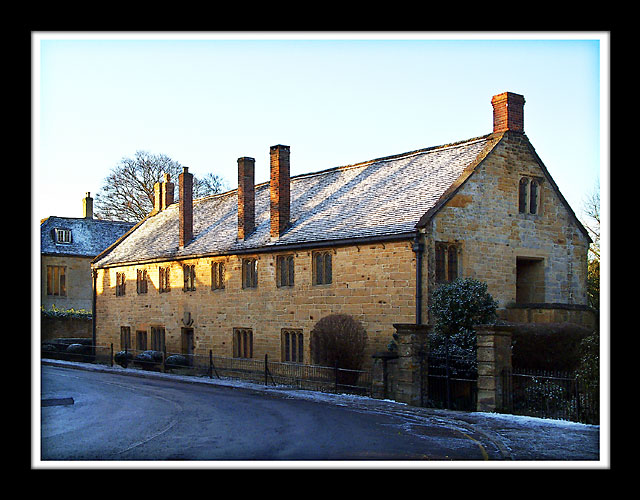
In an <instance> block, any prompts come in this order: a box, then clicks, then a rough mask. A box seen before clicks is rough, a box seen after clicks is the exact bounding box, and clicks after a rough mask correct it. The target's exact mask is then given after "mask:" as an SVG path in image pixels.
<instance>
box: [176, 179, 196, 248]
mask: <svg viewBox="0 0 640 500" xmlns="http://www.w3.org/2000/svg"><path fill="white" fill-rule="evenodd" d="M178 184H179V189H180V200H179V202H180V203H179V213H180V215H179V217H180V242H179V245H180V248H184V247H185V246H186V245H188V244H189V242H190V241H191V240H192V239H193V174H190V173H189V169H188V168H187V167H183V171H182V173H181V174H180V175H179V176H178Z"/></svg>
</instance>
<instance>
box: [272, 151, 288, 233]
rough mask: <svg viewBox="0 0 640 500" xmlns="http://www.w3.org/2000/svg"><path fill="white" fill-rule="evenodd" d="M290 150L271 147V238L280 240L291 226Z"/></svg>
mask: <svg viewBox="0 0 640 500" xmlns="http://www.w3.org/2000/svg"><path fill="white" fill-rule="evenodd" d="M289 159H290V148H289V146H283V145H282V144H278V145H276V146H271V149H270V160H271V162H270V163H271V180H270V183H269V188H270V195H271V237H272V238H279V237H280V236H281V235H282V233H284V232H285V230H286V229H287V226H288V225H289V217H290V205H291V196H290V185H289V173H290V160H289Z"/></svg>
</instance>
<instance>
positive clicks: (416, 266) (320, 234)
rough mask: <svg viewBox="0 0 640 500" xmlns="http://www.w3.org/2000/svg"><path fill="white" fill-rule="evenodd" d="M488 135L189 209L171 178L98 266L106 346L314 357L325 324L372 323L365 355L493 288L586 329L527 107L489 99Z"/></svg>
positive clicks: (568, 232)
mask: <svg viewBox="0 0 640 500" xmlns="http://www.w3.org/2000/svg"><path fill="white" fill-rule="evenodd" d="M491 102H492V105H493V122H494V123H493V131H492V132H491V133H489V134H487V135H484V136H482V137H476V138H473V139H469V140H465V141H460V142H456V143H453V144H447V145H443V146H437V147H430V148H426V149H420V150H416V151H410V152H407V153H402V154H396V155H393V156H388V157H384V158H378V159H374V160H370V161H366V162H363V163H358V164H355V165H348V166H342V167H337V168H331V169H328V170H324V171H321V172H315V173H310V174H305V175H297V176H294V177H290V175H289V170H290V158H291V155H290V148H289V147H288V146H283V145H277V146H272V147H271V148H270V164H271V177H270V181H269V182H266V183H262V184H258V185H256V184H255V182H254V164H255V160H254V159H253V158H248V157H242V158H239V159H238V188H237V189H235V190H232V191H229V192H226V193H223V194H216V195H212V196H207V197H204V198H200V199H195V200H193V199H192V191H191V184H192V174H190V173H189V172H188V169H186V168H185V169H184V172H183V173H182V174H181V175H180V176H179V177H180V178H179V179H178V182H177V187H178V189H179V190H180V192H179V202H177V203H174V200H173V196H174V184H173V182H172V180H171V179H170V178H169V177H168V176H165V178H164V180H163V181H162V182H160V183H158V184H156V190H155V194H156V196H155V205H154V209H153V211H152V212H151V213H150V214H149V216H148V217H147V218H146V219H144V220H143V221H142V222H140V223H139V224H138V225H137V226H136V227H135V228H134V229H133V230H132V231H130V232H129V233H127V234H126V235H125V236H124V237H122V238H121V239H120V240H119V241H118V242H117V243H116V244H115V245H113V246H112V247H110V248H109V249H107V250H106V251H104V252H102V253H101V254H100V255H98V256H97V257H96V259H95V260H94V261H93V268H94V271H95V274H96V282H95V283H96V289H95V293H96V304H97V306H96V316H95V321H96V336H97V343H98V344H100V345H108V344H109V343H113V344H114V346H116V347H117V348H122V347H124V346H123V345H122V342H126V343H127V344H128V347H129V348H134V349H135V348H137V349H163V348H165V349H166V350H167V352H183V353H196V354H208V353H209V350H212V351H213V353H214V355H217V356H234V357H255V358H260V357H264V355H265V354H268V355H269V359H272V360H275V361H277V360H282V361H294V362H303V363H310V362H311V359H312V358H311V353H310V351H309V338H310V332H311V330H312V328H313V326H314V325H315V323H316V322H317V321H318V320H319V319H320V318H322V317H324V316H326V315H328V314H331V313H345V314H349V315H352V316H354V317H355V318H356V319H358V320H359V321H361V322H362V324H363V325H364V327H365V329H366V331H367V334H368V354H372V353H374V352H376V351H378V350H380V349H384V348H385V347H386V345H387V344H388V343H389V341H390V340H391V336H392V334H393V332H394V328H393V324H394V323H427V322H428V321H429V307H428V304H429V297H430V293H431V292H432V290H433V289H434V287H435V286H437V285H438V283H441V282H445V281H450V280H453V279H455V278H457V277H474V278H476V279H479V280H481V281H484V282H486V283H487V284H488V287H489V292H490V293H491V294H492V295H493V297H494V298H495V299H496V300H498V302H499V306H500V314H501V315H502V317H503V318H505V319H516V320H523V318H524V320H525V321H559V320H561V321H567V320H568V321H576V322H582V321H584V320H585V318H586V316H584V315H583V313H584V312H585V309H587V307H586V304H587V297H586V278H587V248H588V245H589V242H590V240H589V237H588V235H587V233H586V231H585V229H584V228H583V226H582V225H581V224H580V222H579V221H578V220H577V218H576V216H575V214H574V212H573V211H572V210H571V208H570V206H569V205H568V203H567V202H566V201H565V199H564V198H563V196H562V194H561V193H560V191H559V190H558V187H557V185H556V184H555V182H554V181H553V179H552V178H551V176H550V175H549V172H548V171H547V169H546V167H545V166H544V164H543V163H542V160H541V159H540V158H539V157H538V155H537V154H536V152H535V150H534V148H533V146H532V145H531V143H530V142H529V139H528V138H527V136H526V135H525V133H524V119H523V109H524V98H523V97H522V96H520V95H518V94H513V93H508V92H506V93H503V94H500V95H497V96H494V97H493V99H492V101H491Z"/></svg>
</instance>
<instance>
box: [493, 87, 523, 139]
mask: <svg viewBox="0 0 640 500" xmlns="http://www.w3.org/2000/svg"><path fill="white" fill-rule="evenodd" d="M524 102H525V101H524V96H522V95H520V94H514V93H513V92H503V93H502V94H498V95H494V96H493V98H492V99H491V104H492V105H493V131H494V132H505V131H507V130H510V131H512V132H520V133H524Z"/></svg>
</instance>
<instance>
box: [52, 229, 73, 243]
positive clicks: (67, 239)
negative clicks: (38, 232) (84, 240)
mask: <svg viewBox="0 0 640 500" xmlns="http://www.w3.org/2000/svg"><path fill="white" fill-rule="evenodd" d="M53 231H54V234H55V237H56V243H71V229H62V228H59V227H57V228H55V229H54V230H53Z"/></svg>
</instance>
